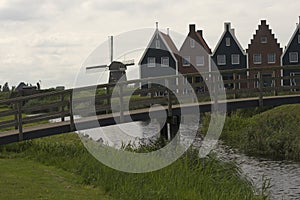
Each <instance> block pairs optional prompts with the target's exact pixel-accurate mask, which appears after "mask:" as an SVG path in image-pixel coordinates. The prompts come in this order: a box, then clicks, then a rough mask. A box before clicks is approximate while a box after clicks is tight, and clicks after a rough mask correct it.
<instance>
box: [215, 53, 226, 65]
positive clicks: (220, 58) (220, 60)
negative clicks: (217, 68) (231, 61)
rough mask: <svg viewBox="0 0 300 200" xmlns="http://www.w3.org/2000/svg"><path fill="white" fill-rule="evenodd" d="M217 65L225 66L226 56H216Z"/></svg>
mask: <svg viewBox="0 0 300 200" xmlns="http://www.w3.org/2000/svg"><path fill="white" fill-rule="evenodd" d="M217 63H218V65H226V56H225V55H218V56H217Z"/></svg>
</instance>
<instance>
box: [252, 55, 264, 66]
mask: <svg viewBox="0 0 300 200" xmlns="http://www.w3.org/2000/svg"><path fill="white" fill-rule="evenodd" d="M256 56H259V57H260V61H256V59H255V58H256ZM253 63H254V64H255V65H258V64H261V63H262V56H261V54H260V53H255V54H253Z"/></svg>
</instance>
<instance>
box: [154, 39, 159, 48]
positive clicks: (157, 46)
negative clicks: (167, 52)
mask: <svg viewBox="0 0 300 200" xmlns="http://www.w3.org/2000/svg"><path fill="white" fill-rule="evenodd" d="M155 47H156V49H160V40H158V39H157V40H155Z"/></svg>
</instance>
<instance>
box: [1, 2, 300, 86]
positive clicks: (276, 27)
mask: <svg viewBox="0 0 300 200" xmlns="http://www.w3.org/2000/svg"><path fill="white" fill-rule="evenodd" d="M299 7H300V2H298V1H294V0H286V1H274V0H266V1H259V0H253V1H241V0H232V1H230V2H229V1H221V0H220V1H209V0H201V1H195V0H186V1H179V0H172V1H171V0H165V1H160V0H152V1H148V0H101V1H99V0H88V1H82V0H72V1H70V0H43V1H40V0H1V1H0V35H1V37H0V84H1V83H2V82H3V80H7V81H9V83H12V84H15V85H16V84H17V82H18V81H20V80H24V79H26V80H25V81H27V82H30V81H32V82H33V83H34V82H35V81H36V80H39V79H41V80H42V82H43V85H44V86H45V87H46V86H56V85H66V86H68V87H70V86H72V82H73V80H74V78H75V76H76V72H77V70H78V69H79V67H80V65H81V64H82V63H83V62H84V60H85V59H86V58H87V57H88V55H89V54H90V52H92V51H93V50H94V49H95V48H96V47H97V46H98V45H99V44H101V43H102V42H103V41H105V40H107V36H108V35H117V34H120V33H123V32H126V31H130V30H133V29H140V28H145V27H152V28H154V26H155V22H156V21H159V26H160V28H161V30H162V31H165V30H166V28H167V27H168V28H170V29H171V30H173V31H177V32H180V33H182V34H184V35H186V34H187V32H188V25H189V23H196V24H197V28H201V29H203V30H204V37H205V39H206V40H207V42H208V44H209V45H210V47H211V48H214V46H215V44H216V43H217V41H218V40H219V37H220V35H221V34H222V32H223V23H224V22H225V21H230V22H232V27H233V28H235V29H236V34H237V37H238V39H239V40H240V42H241V44H242V45H243V47H244V48H246V46H247V44H248V43H249V41H250V39H251V37H252V35H253V33H254V32H255V29H256V28H257V26H258V24H259V21H260V19H262V18H266V19H267V20H268V23H269V24H270V26H271V28H273V31H274V33H275V34H276V36H277V37H278V39H279V41H280V42H282V43H281V46H284V45H286V43H287V41H288V40H289V38H290V36H291V35H292V33H293V32H294V29H295V23H296V22H298V15H299V11H298V8H299ZM283 8H284V9H283ZM286 10H288V12H286ZM149 40H150V38H149ZM105 50H106V49H105Z"/></svg>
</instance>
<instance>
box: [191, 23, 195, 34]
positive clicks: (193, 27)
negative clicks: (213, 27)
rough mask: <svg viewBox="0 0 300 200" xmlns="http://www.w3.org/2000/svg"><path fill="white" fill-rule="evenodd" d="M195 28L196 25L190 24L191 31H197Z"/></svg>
mask: <svg viewBox="0 0 300 200" xmlns="http://www.w3.org/2000/svg"><path fill="white" fill-rule="evenodd" d="M195 30H196V25H195V24H190V32H195Z"/></svg>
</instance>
